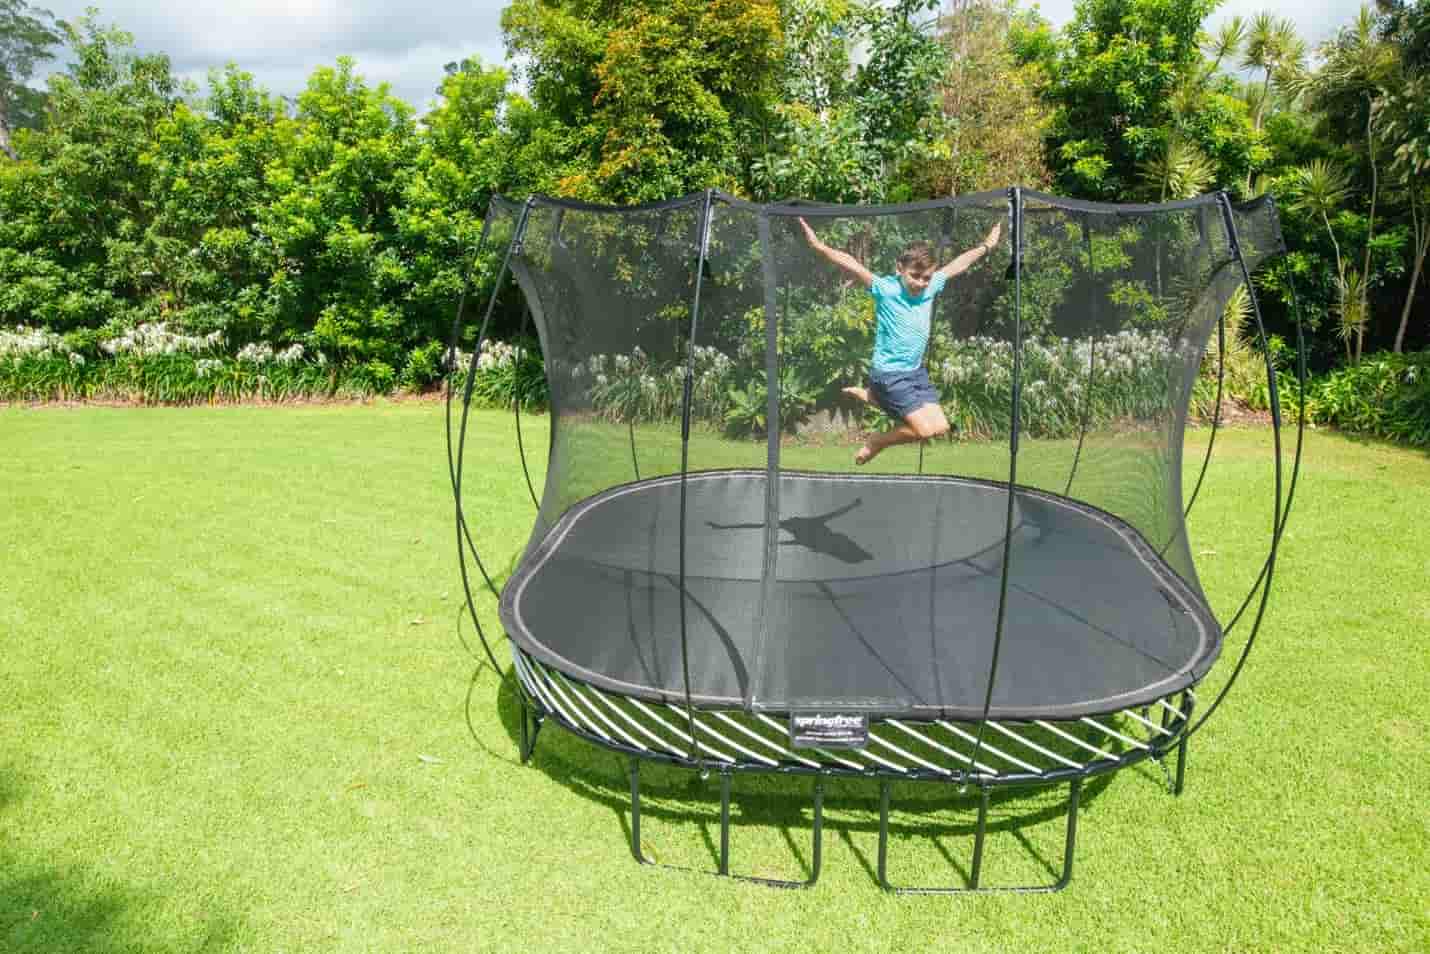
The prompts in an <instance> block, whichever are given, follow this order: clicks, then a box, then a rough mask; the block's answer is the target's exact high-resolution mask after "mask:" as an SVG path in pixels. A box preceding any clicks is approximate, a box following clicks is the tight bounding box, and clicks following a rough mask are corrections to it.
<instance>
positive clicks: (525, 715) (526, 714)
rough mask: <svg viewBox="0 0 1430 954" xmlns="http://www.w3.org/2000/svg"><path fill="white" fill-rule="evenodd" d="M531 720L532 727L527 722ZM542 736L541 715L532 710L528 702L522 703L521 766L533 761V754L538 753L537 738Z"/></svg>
mask: <svg viewBox="0 0 1430 954" xmlns="http://www.w3.org/2000/svg"><path fill="white" fill-rule="evenodd" d="M528 719H530V720H531V724H530V726H528V725H527V720H528ZM540 734H541V715H540V713H538V712H535V711H533V710H532V708H531V706H530V704H529V703H527V702H526V700H524V699H523V700H522V702H521V748H520V754H521V764H522V765H525V764H526V763H527V762H529V761H531V754H532V753H533V752H535V751H536V737H537V736H538V735H540Z"/></svg>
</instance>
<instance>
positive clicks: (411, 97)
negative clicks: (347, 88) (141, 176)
mask: <svg viewBox="0 0 1430 954" xmlns="http://www.w3.org/2000/svg"><path fill="white" fill-rule="evenodd" d="M91 2H93V0H48V2H44V3H42V5H44V6H47V7H48V8H49V9H50V10H52V11H53V12H54V14H55V15H56V16H57V17H60V18H62V19H70V18H74V17H78V16H79V15H81V14H82V13H83V9H84V7H85V6H86V5H88V4H89V3H91ZM505 5H506V4H505V3H504V2H502V0H428V2H426V3H424V4H419V5H415V6H407V5H404V4H397V3H392V2H391V0H381V2H380V0H227V2H223V3H220V4H214V5H211V4H206V3H199V2H194V0H182V2H181V0H110V2H108V3H107V4H106V5H105V6H103V7H102V8H101V10H100V20H101V22H103V23H112V24H114V25H116V26H118V27H120V28H121V29H123V30H126V31H128V32H130V33H132V34H134V38H135V45H136V46H137V47H138V48H139V49H140V50H141V51H144V52H162V53H166V54H168V56H169V58H170V60H171V61H172V63H173V68H174V72H175V73H176V74H178V75H179V76H182V77H185V78H188V79H193V80H196V81H197V82H199V83H200V85H203V82H204V79H205V77H206V75H207V73H208V70H209V69H211V68H214V67H222V66H223V65H224V64H226V63H229V62H233V63H236V64H237V65H238V66H239V67H240V68H242V69H245V70H247V71H249V72H251V73H253V74H254V76H255V77H256V78H257V80H258V82H259V83H260V84H261V85H263V86H265V87H267V88H268V89H269V90H271V91H272V92H274V93H280V94H284V95H289V96H292V95H296V94H297V93H298V92H300V91H301V90H302V89H303V87H304V86H305V85H306V84H307V79H308V77H309V76H310V75H311V74H312V72H313V70H314V69H316V68H317V67H319V66H327V65H332V64H333V63H334V62H335V61H336V60H337V58H338V57H339V56H351V57H352V58H353V59H354V60H356V61H357V69H358V72H359V73H361V74H362V75H363V76H364V77H366V78H367V80H368V81H369V82H370V83H373V84H376V83H378V82H384V81H385V82H388V83H391V84H392V87H393V92H394V93H396V94H397V95H398V96H401V97H402V98H403V99H406V100H408V101H409V102H411V103H413V104H414V105H416V106H419V107H423V106H425V105H426V103H427V102H428V101H429V100H430V99H431V98H432V96H433V91H434V90H435V89H436V87H437V85H438V83H440V82H441V79H442V66H443V64H445V63H449V62H452V61H453V60H460V59H463V58H464V57H468V56H473V55H476V56H480V57H481V59H482V60H483V62H486V63H501V62H502V61H503V60H504V58H505V51H504V49H503V47H502V41H501V25H500V20H501V10H502V8H503V7H504V6H505Z"/></svg>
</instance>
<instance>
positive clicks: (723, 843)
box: [720, 772, 730, 875]
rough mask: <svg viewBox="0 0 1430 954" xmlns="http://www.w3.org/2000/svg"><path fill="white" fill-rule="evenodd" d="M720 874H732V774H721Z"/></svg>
mask: <svg viewBox="0 0 1430 954" xmlns="http://www.w3.org/2000/svg"><path fill="white" fill-rule="evenodd" d="M720 873H721V874H722V875H727V874H729V873H730V773H729V772H721V773H720Z"/></svg>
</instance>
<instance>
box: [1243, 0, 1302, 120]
mask: <svg viewBox="0 0 1430 954" xmlns="http://www.w3.org/2000/svg"><path fill="white" fill-rule="evenodd" d="M1305 61H1306V44H1305V43H1304V42H1303V41H1302V40H1301V38H1300V37H1299V36H1297V35H1296V24H1295V23H1293V22H1291V20H1289V19H1287V18H1285V17H1277V16H1273V15H1272V14H1270V13H1266V12H1262V13H1258V14H1257V15H1256V19H1255V20H1253V21H1252V22H1251V31H1250V33H1248V34H1247V36H1246V48H1245V51H1244V52H1243V54H1242V58H1241V68H1242V69H1244V70H1260V71H1261V72H1262V74H1263V76H1262V81H1261V92H1260V93H1259V94H1257V95H1256V97H1255V100H1254V106H1253V108H1252V114H1251V116H1252V123H1253V125H1254V126H1255V127H1256V128H1257V129H1258V130H1259V129H1260V128H1261V123H1262V120H1263V119H1264V118H1265V116H1266V106H1267V103H1268V102H1269V101H1270V99H1271V88H1272V84H1273V83H1275V82H1276V81H1278V80H1280V79H1282V78H1283V77H1285V76H1286V75H1287V74H1288V73H1290V74H1293V75H1294V74H1296V73H1299V72H1300V71H1301V70H1302V69H1303V68H1304V64H1305Z"/></svg>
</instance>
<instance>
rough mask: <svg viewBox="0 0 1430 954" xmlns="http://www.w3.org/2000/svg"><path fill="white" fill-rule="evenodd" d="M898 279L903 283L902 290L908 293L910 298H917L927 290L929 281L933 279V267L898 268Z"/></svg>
mask: <svg viewBox="0 0 1430 954" xmlns="http://www.w3.org/2000/svg"><path fill="white" fill-rule="evenodd" d="M897 271H898V273H899V281H901V282H903V283H904V291H906V292H908V293H909V297H910V298H918V297H919V296H920V295H922V294H923V293H924V292H925V291H927V290H928V287H929V282H931V281H933V269H931V268H918V267H913V268H908V269H904V268H898V269H897Z"/></svg>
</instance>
